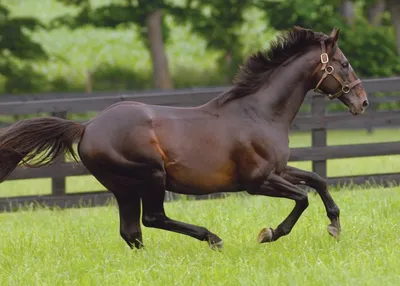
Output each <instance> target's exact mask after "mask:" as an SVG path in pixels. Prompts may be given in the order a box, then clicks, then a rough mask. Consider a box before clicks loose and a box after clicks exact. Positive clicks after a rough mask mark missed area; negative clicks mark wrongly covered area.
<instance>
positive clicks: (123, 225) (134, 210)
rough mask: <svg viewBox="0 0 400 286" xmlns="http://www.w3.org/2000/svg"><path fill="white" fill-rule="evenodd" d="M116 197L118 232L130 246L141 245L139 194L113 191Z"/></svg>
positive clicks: (138, 246)
mask: <svg viewBox="0 0 400 286" xmlns="http://www.w3.org/2000/svg"><path fill="white" fill-rule="evenodd" d="M114 195H115V198H116V199H117V203H118V209H119V218H120V234H121V237H122V238H123V239H124V240H125V241H126V243H127V244H128V245H129V247H130V248H133V246H135V247H136V248H141V247H143V239H142V232H141V229H140V196H139V194H137V193H134V192H130V193H127V194H121V193H118V192H114Z"/></svg>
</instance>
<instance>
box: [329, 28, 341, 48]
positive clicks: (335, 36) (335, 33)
mask: <svg viewBox="0 0 400 286" xmlns="http://www.w3.org/2000/svg"><path fill="white" fill-rule="evenodd" d="M339 32H340V28H334V29H333V30H332V32H331V34H330V36H329V37H331V39H332V40H333V44H336V43H337V41H338V39H339Z"/></svg>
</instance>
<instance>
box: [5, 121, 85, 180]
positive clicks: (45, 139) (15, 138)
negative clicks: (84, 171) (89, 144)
mask: <svg viewBox="0 0 400 286" xmlns="http://www.w3.org/2000/svg"><path fill="white" fill-rule="evenodd" d="M84 131H85V125H82V124H79V123H77V122H74V121H70V120H66V119H61V118H57V117H44V118H34V119H25V120H21V121H19V122H17V123H15V124H13V125H11V126H9V127H7V128H5V129H3V130H0V182H2V181H4V180H5V179H6V178H7V177H8V176H9V175H10V173H11V172H12V171H13V170H14V169H15V168H16V167H17V166H18V165H19V164H22V165H25V166H27V167H31V168H32V167H41V166H44V165H47V164H49V163H51V162H52V161H54V159H55V158H57V156H58V155H60V154H62V153H64V152H65V151H67V152H68V153H70V154H71V155H72V157H73V158H74V159H75V160H76V161H77V160H78V159H77V155H76V153H75V151H74V149H73V144H74V142H75V141H80V140H81V138H82V136H83V133H84ZM33 159H35V160H33Z"/></svg>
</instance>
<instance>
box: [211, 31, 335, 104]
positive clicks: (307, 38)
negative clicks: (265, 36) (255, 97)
mask: <svg viewBox="0 0 400 286" xmlns="http://www.w3.org/2000/svg"><path fill="white" fill-rule="evenodd" d="M327 39H329V36H327V35H325V34H323V33H319V32H314V31H312V30H309V29H303V28H300V27H294V28H293V29H291V30H289V31H288V32H286V33H284V34H282V35H279V36H278V37H277V38H276V39H275V40H273V41H271V44H270V47H269V48H268V49H267V50H265V51H258V52H257V53H255V54H253V55H251V56H250V57H249V58H248V59H247V61H246V63H245V65H244V66H241V67H240V70H239V72H238V74H237V75H236V77H235V79H234V81H233V83H234V85H233V87H232V88H231V89H229V90H228V91H226V92H224V93H222V94H220V95H219V96H218V97H217V98H216V102H217V104H218V105H219V106H222V105H224V104H225V103H227V102H229V101H231V100H234V99H237V98H241V97H244V96H247V95H250V94H253V93H255V92H256V91H257V90H259V89H260V88H261V86H262V85H263V84H265V82H266V81H267V80H268V78H269V77H270V75H271V74H272V73H273V71H274V70H275V69H276V68H278V67H279V66H281V65H282V64H283V63H285V62H286V61H288V60H289V59H294V57H296V56H298V55H300V54H302V53H304V52H306V51H307V50H309V49H310V48H311V47H314V46H317V45H318V46H319V45H320V42H321V41H326V40H327Z"/></svg>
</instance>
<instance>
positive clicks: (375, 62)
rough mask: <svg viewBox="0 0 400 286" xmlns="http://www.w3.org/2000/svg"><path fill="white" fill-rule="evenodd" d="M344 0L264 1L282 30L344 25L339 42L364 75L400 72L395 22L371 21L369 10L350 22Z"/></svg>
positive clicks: (277, 26)
mask: <svg viewBox="0 0 400 286" xmlns="http://www.w3.org/2000/svg"><path fill="white" fill-rule="evenodd" d="M340 3H341V1H339V0H328V1H319V0H317V1H309V0H285V1H281V2H263V5H262V8H263V9H264V10H265V11H266V13H268V17H269V19H270V24H271V25H272V26H273V27H274V28H276V29H278V30H282V29H287V28H289V27H292V26H294V25H299V26H303V27H307V28H312V29H314V30H318V31H322V32H325V33H329V32H330V31H331V30H332V28H334V27H338V28H341V30H342V33H341V36H340V40H339V41H340V44H339V45H340V47H341V49H342V50H343V52H344V53H345V54H346V56H347V57H348V58H349V60H350V61H351V63H352V66H353V67H354V68H355V70H356V71H357V73H358V74H359V75H361V76H364V77H371V76H392V75H393V74H399V73H400V59H399V56H398V55H397V50H396V41H395V35H394V30H393V27H392V25H390V24H389V23H387V22H383V23H382V25H381V26H373V25H370V24H369V23H368V19H367V17H366V15H365V13H364V14H363V13H359V14H358V15H356V19H355V22H354V23H353V24H352V25H348V24H346V22H345V21H344V19H343V17H342V16H341V15H340V14H339V12H338V9H337V8H338V5H340ZM363 4H364V5H365V4H368V5H370V4H371V3H370V2H368V3H365V2H363ZM272 11H273V12H272ZM363 11H365V10H363Z"/></svg>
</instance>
